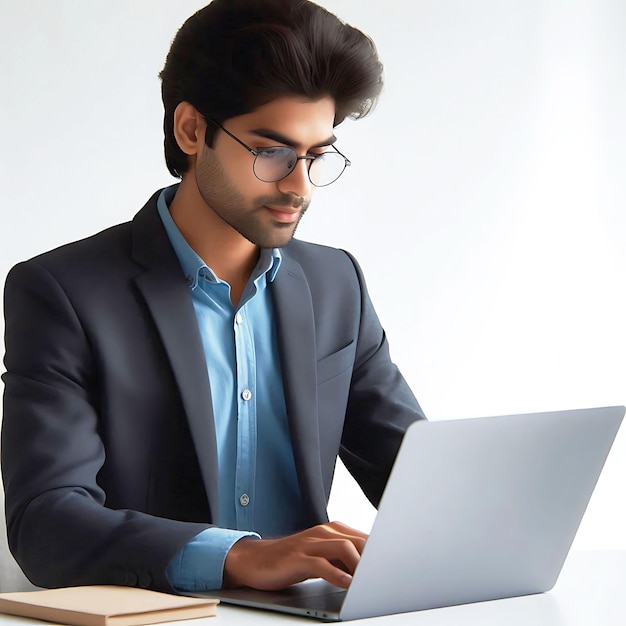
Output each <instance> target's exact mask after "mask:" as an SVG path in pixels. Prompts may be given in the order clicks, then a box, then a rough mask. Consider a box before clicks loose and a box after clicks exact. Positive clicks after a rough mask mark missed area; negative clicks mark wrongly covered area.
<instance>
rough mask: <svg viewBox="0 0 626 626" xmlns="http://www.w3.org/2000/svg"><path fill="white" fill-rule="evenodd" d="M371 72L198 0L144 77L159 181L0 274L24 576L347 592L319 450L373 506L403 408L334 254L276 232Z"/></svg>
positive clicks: (327, 157) (316, 31)
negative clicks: (159, 101) (309, 585)
mask: <svg viewBox="0 0 626 626" xmlns="http://www.w3.org/2000/svg"><path fill="white" fill-rule="evenodd" d="M381 74H382V66H381V64H380V62H379V60H378V58H377V55H376V52H375V48H374V46H373V44H372V42H371V41H370V40H369V39H368V38H367V37H366V36H365V35H363V34H362V33H361V32H359V31H357V30H356V29H354V28H351V27H349V26H347V25H345V24H343V23H342V22H340V21H339V20H338V19H337V18H336V17H334V16H333V15H331V14H330V13H328V12H327V11H325V10H324V9H322V8H321V7H319V6H317V5H315V4H313V3H310V2H308V1H307V0H245V1H243V0H242V1H233V0H214V2H212V3H211V4H210V5H208V6H207V7H206V8H204V9H202V10H201V11H199V12H198V13H197V14H196V15H194V16H192V17H191V18H190V19H189V20H188V21H187V22H186V23H185V24H184V25H183V27H182V28H181V29H180V31H179V33H178V35H177V36H176V39H175V40H174V42H173V44H172V48H171V50H170V53H169V55H168V58H167V61H166V64H165V67H164V69H163V72H162V73H161V78H162V81H163V101H164V105H165V124H164V128H165V155H166V161H167V164H168V167H169V169H170V171H171V172H172V173H173V174H174V175H176V176H179V177H180V178H181V182H180V184H178V185H175V186H173V187H170V188H167V189H164V190H160V191H158V192H156V193H155V194H154V195H153V196H152V198H151V199H150V200H149V201H148V203H147V204H146V205H145V207H144V208H143V209H142V210H141V211H140V212H139V213H138V214H137V215H136V216H135V218H134V219H133V221H132V222H130V223H127V224H122V225H119V226H115V227H113V228H111V229H109V230H106V231H104V232H102V233H100V234H98V235H95V236H93V237H91V238H89V239H86V240H83V241H79V242H75V243H73V244H70V245H67V246H64V247H62V248H60V249H57V250H54V251H52V252H49V253H46V254H43V255H41V256H39V257H36V258H34V259H31V260H30V261H27V262H25V263H22V264H19V265H18V266H16V267H15V268H14V269H13V270H12V271H11V273H10V275H9V277H8V279H7V283H6V288H5V317H6V355H5V364H6V369H7V372H6V374H5V375H4V381H5V394H4V419H3V432H2V469H3V477H4V484H5V491H6V515H7V525H8V536H9V543H10V546H11V549H12V551H13V553H14V555H15V557H16V559H17V561H18V562H19V563H20V565H21V567H22V568H23V570H24V572H25V573H26V575H27V576H28V577H29V578H30V579H31V580H32V582H34V583H35V584H37V585H41V586H50V587H52V586H65V585H80V584H123V585H139V586H142V587H150V588H154V589H160V590H168V591H172V590H179V591H180V590H190V589H212V588H218V587H220V586H241V585H247V586H251V587H257V588H260V589H274V588H280V587H284V586H287V585H289V584H291V583H294V582H298V581H300V580H303V579H306V578H308V577H323V578H325V579H327V580H329V581H330V582H332V583H334V584H337V585H339V586H343V587H346V586H348V584H349V582H350V578H351V573H352V572H353V571H354V568H355V567H356V564H357V563H358V560H359V556H360V553H361V551H362V549H363V546H364V543H365V541H366V536H365V535H364V534H362V533H360V532H358V531H355V530H353V529H350V528H348V527H347V526H344V525H342V524H339V523H328V518H327V515H326V505H327V502H328V496H329V492H330V487H331V482H332V477H333V472H334V467H335V462H336V459H337V455H340V456H341V458H342V459H343V461H344V463H345V464H346V466H347V467H348V469H349V470H350V472H351V473H352V474H353V476H354V477H355V478H356V480H357V481H358V482H359V484H360V486H361V487H362V489H363V490H364V492H365V494H366V495H367V496H368V498H369V499H370V500H371V501H372V502H373V503H374V504H377V502H378V500H379V499H380V496H381V494H382V490H383V489H384V486H385V483H386V480H387V477H388V475H389V471H390V469H391V466H392V464H393V461H394V458H395V455H396V452H397V450H398V447H399V444H400V441H401V439H402V436H403V433H404V431H405V430H406V428H407V427H408V425H409V424H410V423H411V422H413V421H414V420H416V419H422V418H423V414H422V411H421V409H420V407H419V405H418V403H417V401H416V400H415V398H414V396H413V394H412V393H411V391H410V390H409V389H408V387H407V385H406V383H405V381H404V380H403V379H402V377H401V375H400V373H399V372H398V370H397V369H396V367H395V366H394V365H393V364H392V363H391V361H390V359H389V354H388V347H387V342H386V339H385V335H384V332H383V330H382V328H381V326H380V324H379V322H378V319H377V317H376V314H375V312H374V309H373V308H372V304H371V302H370V300H369V297H368V295H367V291H366V289H365V285H364V282H363V277H362V275H361V272H360V269H359V267H358V265H357V264H356V262H355V261H354V259H352V258H351V257H350V256H349V255H348V254H347V253H345V252H343V251H340V250H336V249H330V248H325V247H322V246H317V245H312V244H306V243H303V242H299V241H297V240H292V237H293V234H294V231H295V229H296V226H297V224H298V222H299V220H300V219H301V218H302V216H303V215H304V212H305V211H306V209H307V207H308V206H309V202H310V200H311V196H312V193H313V189H314V187H315V186H324V185H328V184H330V183H332V182H334V181H335V180H336V179H337V178H338V177H339V176H340V175H341V174H342V172H343V170H344V169H345V167H346V166H348V165H349V161H348V159H347V158H346V157H344V156H343V154H342V153H341V152H340V151H339V149H338V148H337V147H335V141H336V138H335V135H334V128H335V126H337V125H338V124H339V123H341V122H342V121H343V119H344V118H345V117H346V116H348V115H350V116H353V117H359V116H361V115H364V114H365V113H367V112H368V111H369V110H370V109H371V108H372V106H373V105H374V103H375V101H376V98H377V96H378V94H379V92H380V89H381V86H382V79H381Z"/></svg>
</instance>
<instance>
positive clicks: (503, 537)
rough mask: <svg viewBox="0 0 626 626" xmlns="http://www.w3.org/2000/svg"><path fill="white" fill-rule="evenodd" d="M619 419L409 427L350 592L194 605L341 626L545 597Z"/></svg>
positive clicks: (245, 595) (322, 585)
mask: <svg viewBox="0 0 626 626" xmlns="http://www.w3.org/2000/svg"><path fill="white" fill-rule="evenodd" d="M624 413H625V408H624V407H623V406H620V407H607V408H597V409H582V410H573V411H558V412H548V413H534V414H525V415H508V416H498V417H484V418H471V419H460V420H445V421H433V422H426V421H419V422H415V423H414V424H412V425H411V426H410V427H409V429H408V430H407V432H406V434H405V436H404V439H403V441H402V445H401V447H400V450H399V452H398V455H397V458H396V462H395V464H394V467H393V470H392V472H391V475H390V477H389V480H388V482H387V487H386V489H385V492H384V494H383V497H382V500H381V502H380V506H379V510H378V514H377V516H376V519H375V521H374V525H373V527H372V531H371V534H370V537H369V539H368V541H367V543H366V545H365V549H364V551H363V554H362V556H361V560H360V562H359V564H358V566H357V568H356V571H355V572H354V576H353V579H352V583H351V585H350V587H349V589H347V590H343V589H340V588H338V587H334V586H333V585H330V584H329V583H327V582H325V581H323V580H310V581H306V582H304V583H299V584H297V585H293V586H292V587H289V588H288V589H285V590H283V591H279V592H274V591H272V592H268V591H256V590H252V589H236V590H221V591H218V592H215V591H211V592H206V593H204V594H203V593H197V594H196V593H194V594H193V595H199V596H202V595H210V596H212V597H215V596H217V597H218V598H219V599H220V600H221V601H223V602H224V603H230V604H237V605H241V606H248V607H255V608H262V609H270V610H274V611H282V612H286V613H292V614H296V615H305V616H309V617H314V618H318V619H322V620H325V621H340V620H350V619H357V618H367V617H376V616H380V615H389V614H394V613H403V612H408V611H419V610H423V609H433V608H438V607H444V606H451V605H457V604H465V603H470V602H478V601H484V600H495V599H500V598H508V597H513V596H521V595H527V594H534V593H541V592H545V591H548V590H550V589H551V588H552V587H553V586H554V584H555V583H556V580H557V578H558V576H559V573H560V571H561V568H562V566H563V563H564V561H565V558H566V557H567V554H568V552H569V549H570V546H571V544H572V541H573V540H574V536H575V534H576V531H577V529H578V526H579V524H580V522H581V519H582V517H583V514H584V512H585V509H586V507H587V504H588V502H589V499H590V497H591V494H592V492H593V489H594V487H595V485H596V482H597V480H598V477H599V476H600V472H601V471H602V467H603V465H604V463H605V460H606V458H607V455H608V453H609V450H610V448H611V445H612V444H613V440H614V439H615V436H616V434H617V431H618V429H619V426H620V423H621V421H622V418H623V416H624Z"/></svg>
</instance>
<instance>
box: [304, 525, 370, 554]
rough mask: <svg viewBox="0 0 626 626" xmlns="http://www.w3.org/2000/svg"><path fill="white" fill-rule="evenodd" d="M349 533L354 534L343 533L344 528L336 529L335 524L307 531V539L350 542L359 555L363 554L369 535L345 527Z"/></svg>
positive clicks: (315, 527)
mask: <svg viewBox="0 0 626 626" xmlns="http://www.w3.org/2000/svg"><path fill="white" fill-rule="evenodd" d="M343 526H344V528H346V529H347V530H348V531H352V532H348V533H346V532H343V529H342V528H339V527H336V526H334V525H333V523H330V524H322V525H320V526H314V527H313V528H310V529H309V530H308V531H305V534H306V536H307V539H309V540H323V539H327V540H333V539H341V540H345V541H349V542H350V543H352V544H353V545H354V547H355V548H356V549H357V550H358V552H359V554H361V553H362V552H363V548H364V547H365V543H366V541H367V539H368V535H366V534H364V533H361V532H359V531H355V530H353V529H351V528H349V527H348V526H345V525H343Z"/></svg>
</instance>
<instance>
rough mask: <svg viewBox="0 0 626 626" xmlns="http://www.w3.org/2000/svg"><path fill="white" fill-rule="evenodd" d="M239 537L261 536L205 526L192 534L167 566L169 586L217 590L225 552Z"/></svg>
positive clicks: (197, 589)
mask: <svg viewBox="0 0 626 626" xmlns="http://www.w3.org/2000/svg"><path fill="white" fill-rule="evenodd" d="M243 537H254V538H256V539H260V538H261V537H260V536H259V535H258V534H257V533H252V532H246V531H241V530H230V529H227V528H207V529H206V530H204V531H203V532H201V533H200V534H199V535H196V536H195V537H194V538H193V539H192V540H191V541H190V542H189V543H188V544H187V545H185V547H184V548H183V549H182V550H181V551H180V552H179V553H178V554H177V555H176V556H175V557H174V558H173V559H172V560H171V561H170V564H169V565H168V566H167V570H166V572H165V573H166V575H167V578H168V580H169V582H170V584H171V585H172V587H174V589H176V590H177V591H207V590H211V589H221V587H222V578H223V574H224V561H225V560H226V555H227V554H228V551H229V550H230V549H231V547H232V546H233V545H234V544H235V543H236V542H237V541H239V540H240V539H243Z"/></svg>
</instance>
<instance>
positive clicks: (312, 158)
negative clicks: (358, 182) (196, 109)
mask: <svg viewBox="0 0 626 626" xmlns="http://www.w3.org/2000/svg"><path fill="white" fill-rule="evenodd" d="M205 119H206V120H208V121H209V122H211V123H212V124H215V126H217V127H218V128H219V129H221V130H223V131H224V132H225V133H226V134H227V135H228V136H229V137H231V138H232V139H234V140H235V141H236V142H237V143H238V144H239V145H240V146H242V147H243V148H245V149H246V150H247V151H248V152H249V153H250V154H252V155H254V162H253V163H252V173H253V174H254V175H255V176H256V178H257V179H258V180H260V181H261V182H262V183H277V182H278V181H280V180H284V179H285V178H287V176H289V174H291V172H293V171H294V170H295V169H296V165H297V163H298V161H311V164H312V163H313V161H315V160H316V159H318V158H319V157H321V156H324V155H325V154H328V153H327V152H322V153H321V154H305V155H304V156H298V153H297V152H296V151H295V150H294V149H293V148H292V147H291V146H270V147H267V148H261V149H260V150H255V149H254V148H251V147H250V146H249V145H247V144H245V143H244V142H243V141H241V139H239V137H236V136H235V135H233V134H232V133H231V132H230V131H229V130H227V129H226V128H224V127H223V126H222V125H221V124H220V123H219V122H216V121H215V120H214V119H213V118H211V117H208V116H205ZM279 147H280V148H288V149H289V150H293V153H294V154H295V155H296V161H295V164H294V166H293V167H292V168H291V169H290V170H289V171H288V172H287V173H286V174H285V175H284V176H281V177H280V178H277V179H276V180H263V179H262V178H260V177H259V176H258V174H257V173H256V171H255V168H254V165H255V163H256V159H257V157H258V156H259V155H260V154H261V153H263V152H265V151H266V150H273V149H274V148H279ZM330 147H331V148H332V149H333V150H334V151H335V152H336V153H337V154H338V155H340V156H342V157H343V159H344V161H345V164H344V167H343V169H342V170H341V172H340V174H339V176H337V178H335V179H334V180H331V181H330V182H329V183H326V184H325V185H316V184H315V183H314V182H313V181H312V180H311V174H310V171H311V164H310V165H309V167H308V168H307V176H308V177H309V181H311V184H312V185H313V186H314V187H328V185H332V184H333V183H334V182H337V181H338V180H339V179H340V178H341V176H342V175H343V173H344V172H345V171H346V168H347V167H349V166H350V165H352V162H351V161H350V159H349V158H348V157H347V156H346V155H345V154H342V153H341V152H339V150H337V148H336V147H335V146H334V145H331V146H330Z"/></svg>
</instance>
